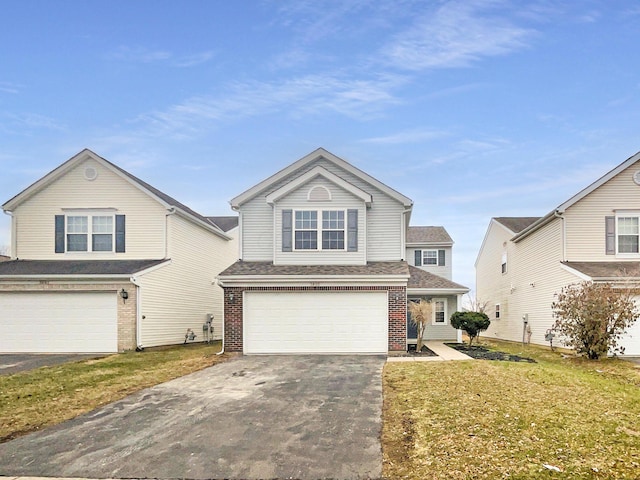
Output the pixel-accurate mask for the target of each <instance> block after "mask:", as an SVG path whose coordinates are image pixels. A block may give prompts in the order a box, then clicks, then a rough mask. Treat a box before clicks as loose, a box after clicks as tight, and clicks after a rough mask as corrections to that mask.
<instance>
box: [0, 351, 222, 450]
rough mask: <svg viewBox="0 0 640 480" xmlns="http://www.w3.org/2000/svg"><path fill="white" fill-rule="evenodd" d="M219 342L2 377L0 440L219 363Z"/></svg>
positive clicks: (69, 364)
mask: <svg viewBox="0 0 640 480" xmlns="http://www.w3.org/2000/svg"><path fill="white" fill-rule="evenodd" d="M219 351H220V342H218V343H216V344H213V345H205V344H202V345H188V346H186V347H185V346H182V345H180V346H175V347H171V348H162V349H150V350H147V351H144V352H127V353H121V354H116V355H110V356H108V357H104V358H100V359H90V360H85V361H80V362H74V363H66V364H62V365H57V366H54V367H44V368H39V369H37V370H32V371H29V372H24V373H18V374H15V375H8V376H1V377H0V442H2V441H7V440H10V439H12V438H15V437H17V436H19V435H22V434H25V433H28V432H31V431H34V430H39V429H41V428H44V427H47V426H51V425H55V424H57V423H60V422H63V421H65V420H69V419H71V418H74V417H77V416H79V415H82V414H84V413H87V412H89V411H91V410H93V409H95V408H98V407H100V406H102V405H106V404H108V403H111V402H114V401H116V400H120V399H122V398H124V397H126V396H127V395H130V394H131V393H134V392H137V391H139V390H142V389H144V388H147V387H151V386H153V385H157V384H159V383H162V382H166V381H168V380H171V379H174V378H177V377H180V376H182V375H186V374H188V373H192V372H195V371H197V370H201V369H203V368H205V367H209V366H211V365H215V364H216V363H218V362H220V361H223V360H224V359H226V358H227V357H226V356H225V355H222V356H216V353H217V352H219Z"/></svg>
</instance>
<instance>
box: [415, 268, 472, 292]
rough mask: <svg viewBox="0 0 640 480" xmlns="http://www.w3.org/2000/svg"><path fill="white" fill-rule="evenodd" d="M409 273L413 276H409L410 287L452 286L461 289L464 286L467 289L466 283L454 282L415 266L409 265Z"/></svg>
mask: <svg viewBox="0 0 640 480" xmlns="http://www.w3.org/2000/svg"><path fill="white" fill-rule="evenodd" d="M409 273H410V274H411V277H409V283H408V285H407V288H408V289H411V288H450V289H459V288H464V289H467V290H468V288H467V287H465V286H464V285H460V284H459V283H456V282H452V281H451V280H447V279H446V278H443V277H441V276H439V275H435V274H433V273H431V272H426V271H424V270H422V269H421V268H418V267H414V266H412V265H409Z"/></svg>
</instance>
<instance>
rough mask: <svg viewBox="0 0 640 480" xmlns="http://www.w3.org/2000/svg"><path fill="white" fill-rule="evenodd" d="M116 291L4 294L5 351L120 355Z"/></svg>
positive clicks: (0, 346)
mask: <svg viewBox="0 0 640 480" xmlns="http://www.w3.org/2000/svg"><path fill="white" fill-rule="evenodd" d="M116 302H117V296H116V294H115V292H113V293H104V292H100V293H97V292H74V293H57V292H56V293H40V292H38V293H36V292H33V293H32V292H21V293H14V292H12V293H8V292H2V293H0V352H4V353H8V352H10V353H19V352H23V353H93V352H116V351H117V350H118V327H117V325H118V324H117V314H116V308H117V303H116Z"/></svg>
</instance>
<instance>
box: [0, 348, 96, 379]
mask: <svg viewBox="0 0 640 480" xmlns="http://www.w3.org/2000/svg"><path fill="white" fill-rule="evenodd" d="M99 357H104V355H101V354H99V353H95V354H93V353H89V354H80V353H59V354H58V353H54V354H48V353H47V354H35V353H2V354H0V375H12V374H14V373H18V372H26V371H27V370H34V369H36V368H40V367H52V366H54V365H59V364H61V363H68V362H79V361H81V360H88V359H89V358H99Z"/></svg>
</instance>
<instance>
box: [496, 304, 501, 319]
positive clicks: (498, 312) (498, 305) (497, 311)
mask: <svg viewBox="0 0 640 480" xmlns="http://www.w3.org/2000/svg"><path fill="white" fill-rule="evenodd" d="M496 318H500V304H499V303H496Z"/></svg>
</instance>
